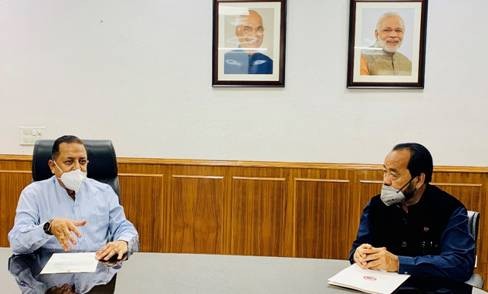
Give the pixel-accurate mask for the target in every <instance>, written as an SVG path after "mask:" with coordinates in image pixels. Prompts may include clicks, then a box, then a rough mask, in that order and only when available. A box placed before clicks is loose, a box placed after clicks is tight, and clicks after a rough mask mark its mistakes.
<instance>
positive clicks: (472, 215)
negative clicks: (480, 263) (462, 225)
mask: <svg viewBox="0 0 488 294" xmlns="http://www.w3.org/2000/svg"><path fill="white" fill-rule="evenodd" d="M479 221H480V213H479V212H477V211H472V210H468V226H469V233H470V234H471V236H473V238H474V244H475V248H477V247H478V246H476V245H477V242H478V229H479V225H480V222H479ZM477 259H478V256H476V257H475V264H474V267H475V268H476V263H477ZM466 283H467V284H469V285H471V286H474V287H477V288H483V278H482V277H481V276H480V275H479V274H476V273H474V274H473V275H472V276H471V278H470V279H469V280H467V281H466Z"/></svg>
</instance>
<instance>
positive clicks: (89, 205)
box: [8, 136, 138, 260]
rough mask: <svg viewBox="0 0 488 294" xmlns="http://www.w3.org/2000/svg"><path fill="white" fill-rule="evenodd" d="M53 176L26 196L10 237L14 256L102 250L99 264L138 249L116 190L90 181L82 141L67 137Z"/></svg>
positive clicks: (58, 145)
mask: <svg viewBox="0 0 488 294" xmlns="http://www.w3.org/2000/svg"><path fill="white" fill-rule="evenodd" d="M46 164H49V167H50V169H51V172H52V173H53V176H52V177H51V178H49V179H47V180H44V181H38V182H33V183H31V184H30V185H28V186H27V187H26V188H25V189H24V190H23V191H22V193H21V195H20V199H19V203H18V205H17V211H16V216H15V223H14V227H13V228H12V230H11V231H10V232H9V234H8V237H9V241H10V246H11V248H12V250H13V252H14V254H24V253H31V252H33V251H35V250H37V249H39V248H41V247H42V248H45V249H48V250H53V251H55V250H60V249H61V248H62V249H64V250H65V251H70V250H73V251H97V253H96V257H97V259H99V260H102V259H103V260H109V259H110V258H111V257H112V256H114V257H116V258H118V259H121V258H122V257H123V255H124V254H126V253H128V252H133V251H136V250H137V249H138V234H137V231H136V229H135V228H134V226H133V225H132V223H130V222H129V221H128V220H127V219H126V218H125V214H124V210H123V208H122V206H120V204H119V200H118V197H117V195H116V194H115V192H114V190H113V189H112V187H110V186H109V185H107V184H103V183H100V182H98V181H96V180H93V179H90V178H87V177H86V171H87V166H88V158H87V153H86V149H85V146H84V144H83V141H81V140H80V139H79V138H77V137H75V136H62V137H60V138H58V139H56V141H55V142H54V145H53V149H52V158H51V160H49V162H48V163H46Z"/></svg>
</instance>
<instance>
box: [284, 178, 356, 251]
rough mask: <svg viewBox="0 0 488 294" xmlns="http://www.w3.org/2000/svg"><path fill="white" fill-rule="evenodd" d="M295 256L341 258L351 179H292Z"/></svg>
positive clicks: (346, 245) (345, 241)
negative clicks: (293, 181)
mask: <svg viewBox="0 0 488 294" xmlns="http://www.w3.org/2000/svg"><path fill="white" fill-rule="evenodd" d="M294 194H295V199H296V200H295V201H296V204H295V207H296V208H295V209H296V213H295V223H296V230H295V231H296V245H295V248H296V256H298V257H314V258H334V259H344V258H346V257H347V254H348V252H349V248H350V246H351V241H350V238H349V234H348V232H349V226H350V209H351V203H352V199H351V194H350V181H349V180H343V179H310V178H296V179H295V192H294Z"/></svg>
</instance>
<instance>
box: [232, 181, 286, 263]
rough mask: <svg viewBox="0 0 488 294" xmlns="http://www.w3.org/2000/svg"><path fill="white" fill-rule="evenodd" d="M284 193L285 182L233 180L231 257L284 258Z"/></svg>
mask: <svg viewBox="0 0 488 294" xmlns="http://www.w3.org/2000/svg"><path fill="white" fill-rule="evenodd" d="M286 193H287V188H286V182H285V178H261V177H233V178H232V196H231V197H232V201H231V203H232V208H231V225H230V229H231V253H232V254H241V255H264V256H282V255H283V254H284V247H285V245H284V235H285V227H284V225H285V214H286V213H285V211H286V206H287V203H286Z"/></svg>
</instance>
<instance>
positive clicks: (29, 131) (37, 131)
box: [19, 127, 46, 146]
mask: <svg viewBox="0 0 488 294" xmlns="http://www.w3.org/2000/svg"><path fill="white" fill-rule="evenodd" d="M19 129H20V145H24V146H31V145H34V143H35V142H36V140H39V139H42V136H43V134H44V131H45V130H46V127H19Z"/></svg>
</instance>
